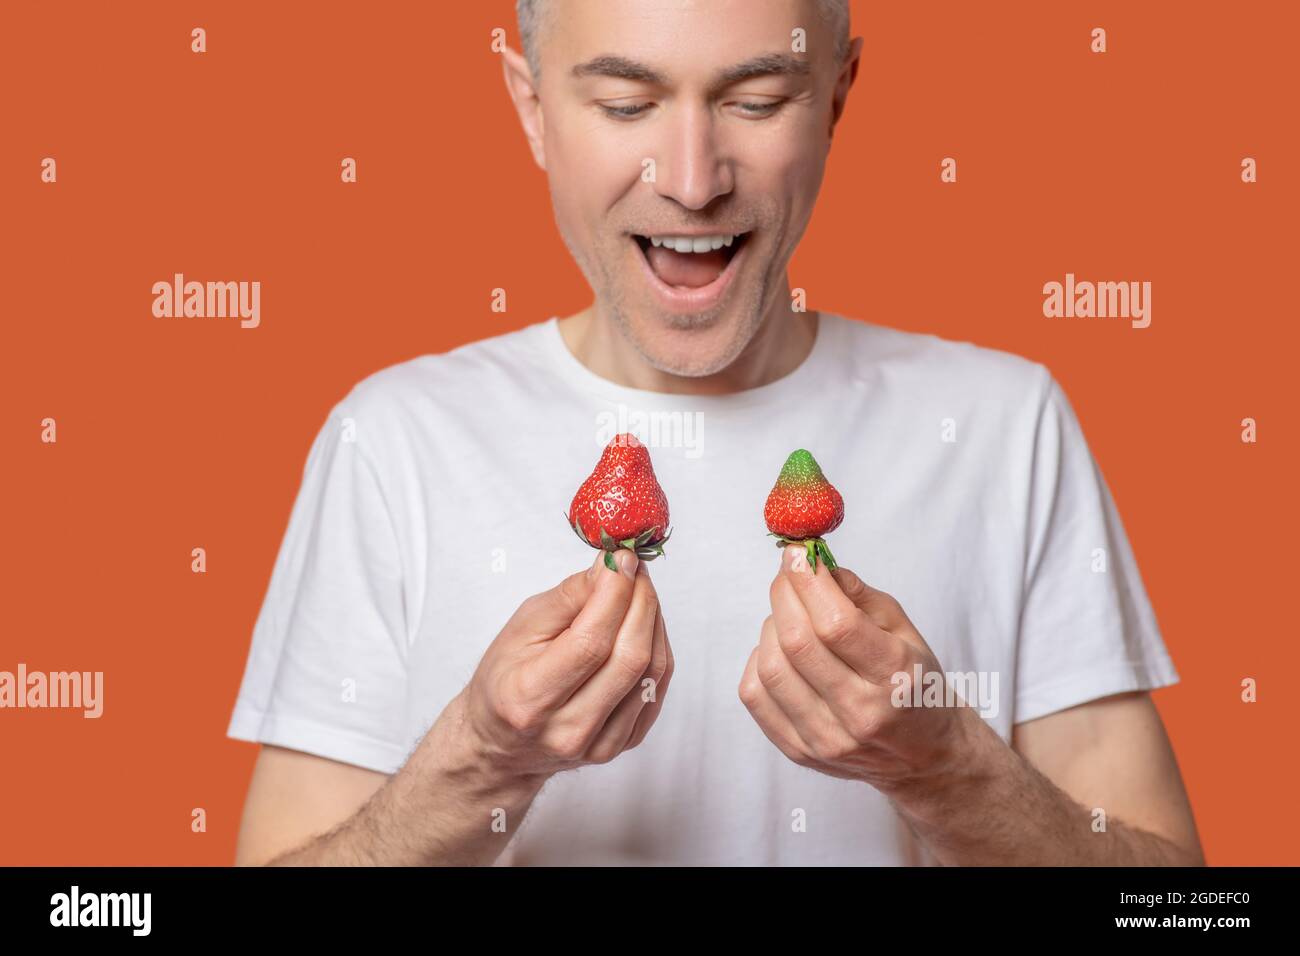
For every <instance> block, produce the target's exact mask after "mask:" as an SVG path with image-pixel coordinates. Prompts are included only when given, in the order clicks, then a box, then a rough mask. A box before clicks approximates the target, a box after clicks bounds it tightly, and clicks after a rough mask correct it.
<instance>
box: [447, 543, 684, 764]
mask: <svg viewBox="0 0 1300 956" xmlns="http://www.w3.org/2000/svg"><path fill="white" fill-rule="evenodd" d="M603 559H604V553H603V552H600V553H597V555H596V559H595V561H594V562H593V563H592V565H591V567H589V568H588V569H587V570H586V571H583V572H579V573H577V574H574V575H572V576H570V577H568V578H566V579H565V580H564V581H562V582H561V583H560V584H559V585H558V586H556V587H554V588H552V589H551V590H549V591H543V592H542V593H540V594H535V595H533V596H532V597H530V598H528V599H527V600H526V601H524V602H523V604H521V605H520V606H519V609H518V610H517V611H516V612H515V614H514V616H513V617H511V618H510V620H509V621H508V622H507V623H506V625H505V627H504V628H502V630H501V633H500V634H498V635H497V637H496V639H495V640H494V641H493V642H492V644H491V645H490V646H489V647H488V649H487V651H486V652H485V653H484V655H483V659H482V661H481V662H480V663H479V666H478V669H477V670H476V671H475V673H474V676H473V678H472V679H471V680H470V683H469V686H468V687H466V688H465V690H464V691H463V692H462V693H461V695H460V699H459V700H458V701H457V702H454V703H457V704H459V705H460V706H461V707H462V708H463V710H462V713H463V718H462V720H461V721H459V722H458V723H459V726H458V728H457V732H458V733H461V734H468V735H469V737H470V739H469V740H468V741H461V743H462V744H466V743H467V744H468V746H469V747H470V748H471V749H472V751H473V752H474V753H477V754H480V755H481V757H482V759H483V760H484V761H485V762H486V763H487V765H488V767H490V768H491V770H492V771H493V772H494V773H496V774H501V775H503V776H504V777H506V778H542V779H545V778H546V777H549V776H550V775H551V774H553V773H556V772H558V771H561V770H568V769H570V768H573V767H578V766H582V765H583V764H595V763H606V762H608V761H610V760H612V759H614V758H615V757H617V756H618V755H619V754H621V753H622V752H623V751H625V750H630V749H631V748H633V747H635V746H636V745H637V744H639V743H640V742H641V741H642V740H643V739H644V738H645V735H646V733H647V732H648V731H649V730H650V727H651V725H652V724H654V722H655V719H656V718H657V717H658V716H659V708H660V706H661V704H662V702H663V698H664V694H665V692H666V691H667V688H668V682H669V680H670V679H671V677H672V672H673V655H672V648H671V647H670V646H669V644H668V633H667V629H666V628H665V627H664V621H663V617H662V615H661V614H660V609H659V598H658V595H657V594H656V593H655V589H654V585H653V584H652V583H651V581H650V575H649V573H648V572H647V570H646V567H645V565H644V563H643V562H641V561H638V559H637V557H636V555H635V554H633V553H632V552H631V551H629V550H627V549H625V548H624V549H619V550H618V551H617V552H616V553H615V561H616V563H617V564H618V567H619V570H618V571H617V572H613V571H610V570H609V568H607V567H606V566H605V563H604V560H603ZM462 752H464V751H462Z"/></svg>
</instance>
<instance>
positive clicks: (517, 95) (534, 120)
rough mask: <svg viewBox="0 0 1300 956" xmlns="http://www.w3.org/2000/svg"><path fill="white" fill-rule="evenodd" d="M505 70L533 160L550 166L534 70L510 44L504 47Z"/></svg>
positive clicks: (503, 65)
mask: <svg viewBox="0 0 1300 956" xmlns="http://www.w3.org/2000/svg"><path fill="white" fill-rule="evenodd" d="M501 70H502V72H503V74H504V75H505V80H506V91H507V92H509V94H510V99H511V100H513V101H514V104H515V112H516V113H518V114H519V123H520V125H522V126H523V128H524V136H525V137H527V139H528V147H529V149H531V150H532V151H533V162H535V163H537V165H538V166H540V167H541V168H542V169H543V170H545V169H546V147H545V138H544V136H543V132H544V131H545V122H544V118H543V116H542V100H541V97H540V96H539V95H538V91H537V86H536V84H535V83H534V82H533V72H532V70H530V69H529V68H528V60H527V59H525V57H524V56H523V55H522V54H520V53H519V52H517V51H516V50H513V49H511V48H510V47H506V48H505V49H504V50H502V51H501Z"/></svg>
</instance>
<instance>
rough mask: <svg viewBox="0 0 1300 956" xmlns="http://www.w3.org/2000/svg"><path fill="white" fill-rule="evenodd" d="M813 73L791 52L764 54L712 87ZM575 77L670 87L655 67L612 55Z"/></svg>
mask: <svg viewBox="0 0 1300 956" xmlns="http://www.w3.org/2000/svg"><path fill="white" fill-rule="evenodd" d="M811 72H812V64H811V63H809V62H808V61H807V60H801V59H799V58H798V57H796V56H792V55H790V54H789V53H764V54H762V55H761V56H756V57H751V58H750V59H748V60H745V61H743V62H741V63H737V64H735V65H734V66H729V67H726V68H724V69H722V70H720V71H718V73H717V75H716V76H715V77H714V80H713V84H712V86H713V88H714V89H720V88H723V87H727V86H730V85H732V84H733V83H739V82H740V81H742V80H749V79H753V78H754V77H757V76H806V75H808V74H809V73H811ZM573 76H574V77H576V78H577V79H582V78H583V77H587V76H609V77H613V78H614V79H619V80H631V81H632V82H634V83H649V84H653V85H655V86H667V85H668V79H667V77H665V76H664V75H663V74H662V73H660V72H659V71H657V70H655V69H654V68H653V67H650V66H647V65H646V64H644V63H638V62H637V61H636V60H629V59H628V58H627V57H624V56H615V55H613V54H604V55H602V56H598V57H594V58H593V59H590V60H588V61H587V62H585V63H579V64H578V65H577V66H575V67H574V68H573Z"/></svg>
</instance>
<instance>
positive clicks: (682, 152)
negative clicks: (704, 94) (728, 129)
mask: <svg viewBox="0 0 1300 956" xmlns="http://www.w3.org/2000/svg"><path fill="white" fill-rule="evenodd" d="M664 135H665V137H666V139H665V141H664V143H663V152H662V154H661V155H660V158H659V159H658V160H657V162H656V164H655V166H656V168H655V182H654V187H655V192H657V193H658V194H659V195H661V196H665V197H667V198H669V199H672V200H674V201H675V202H677V203H680V204H681V205H682V206H685V207H686V208H687V209H703V208H705V207H706V206H708V205H709V203H711V202H713V200H715V199H717V198H718V197H719V196H725V195H726V194H727V193H729V192H731V190H732V188H733V184H734V174H733V170H732V165H731V160H730V158H729V157H728V156H727V155H725V150H724V148H723V147H722V145H721V143H720V142H719V137H718V135H717V129H716V126H715V123H714V119H713V115H712V113H711V112H710V111H709V109H708V108H707V107H703V106H691V107H685V108H682V109H680V110H676V111H674V115H672V116H671V117H670V118H669V120H668V122H667V124H665V133H664Z"/></svg>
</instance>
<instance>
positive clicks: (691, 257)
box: [632, 232, 750, 291]
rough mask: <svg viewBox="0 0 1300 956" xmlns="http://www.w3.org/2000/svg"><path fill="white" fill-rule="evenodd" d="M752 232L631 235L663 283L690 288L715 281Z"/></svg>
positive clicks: (679, 288) (681, 288) (701, 287)
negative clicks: (696, 234) (698, 234)
mask: <svg viewBox="0 0 1300 956" xmlns="http://www.w3.org/2000/svg"><path fill="white" fill-rule="evenodd" d="M749 236H750V233H748V232H741V233H717V234H715V235H708V236H682V235H671V234H665V235H662V236H638V235H633V236H632V238H633V239H634V240H635V241H636V244H637V245H638V246H640V248H641V254H642V255H643V256H645V260H646V263H647V265H649V267H650V271H651V272H653V273H654V274H655V275H656V276H657V277H658V278H659V280H660V281H661V282H663V283H664V285H666V286H669V287H670V288H673V289H678V290H681V291H689V290H693V289H703V288H705V287H706V286H710V285H712V284H713V283H714V282H716V281H717V280H718V278H719V277H720V276H721V275H722V274H723V273H724V272H725V271H726V270H727V266H728V265H730V264H731V260H732V259H734V258H735V257H736V255H737V254H738V253H739V252H740V250H741V249H742V248H744V245H745V243H746V241H748V239H749Z"/></svg>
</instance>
